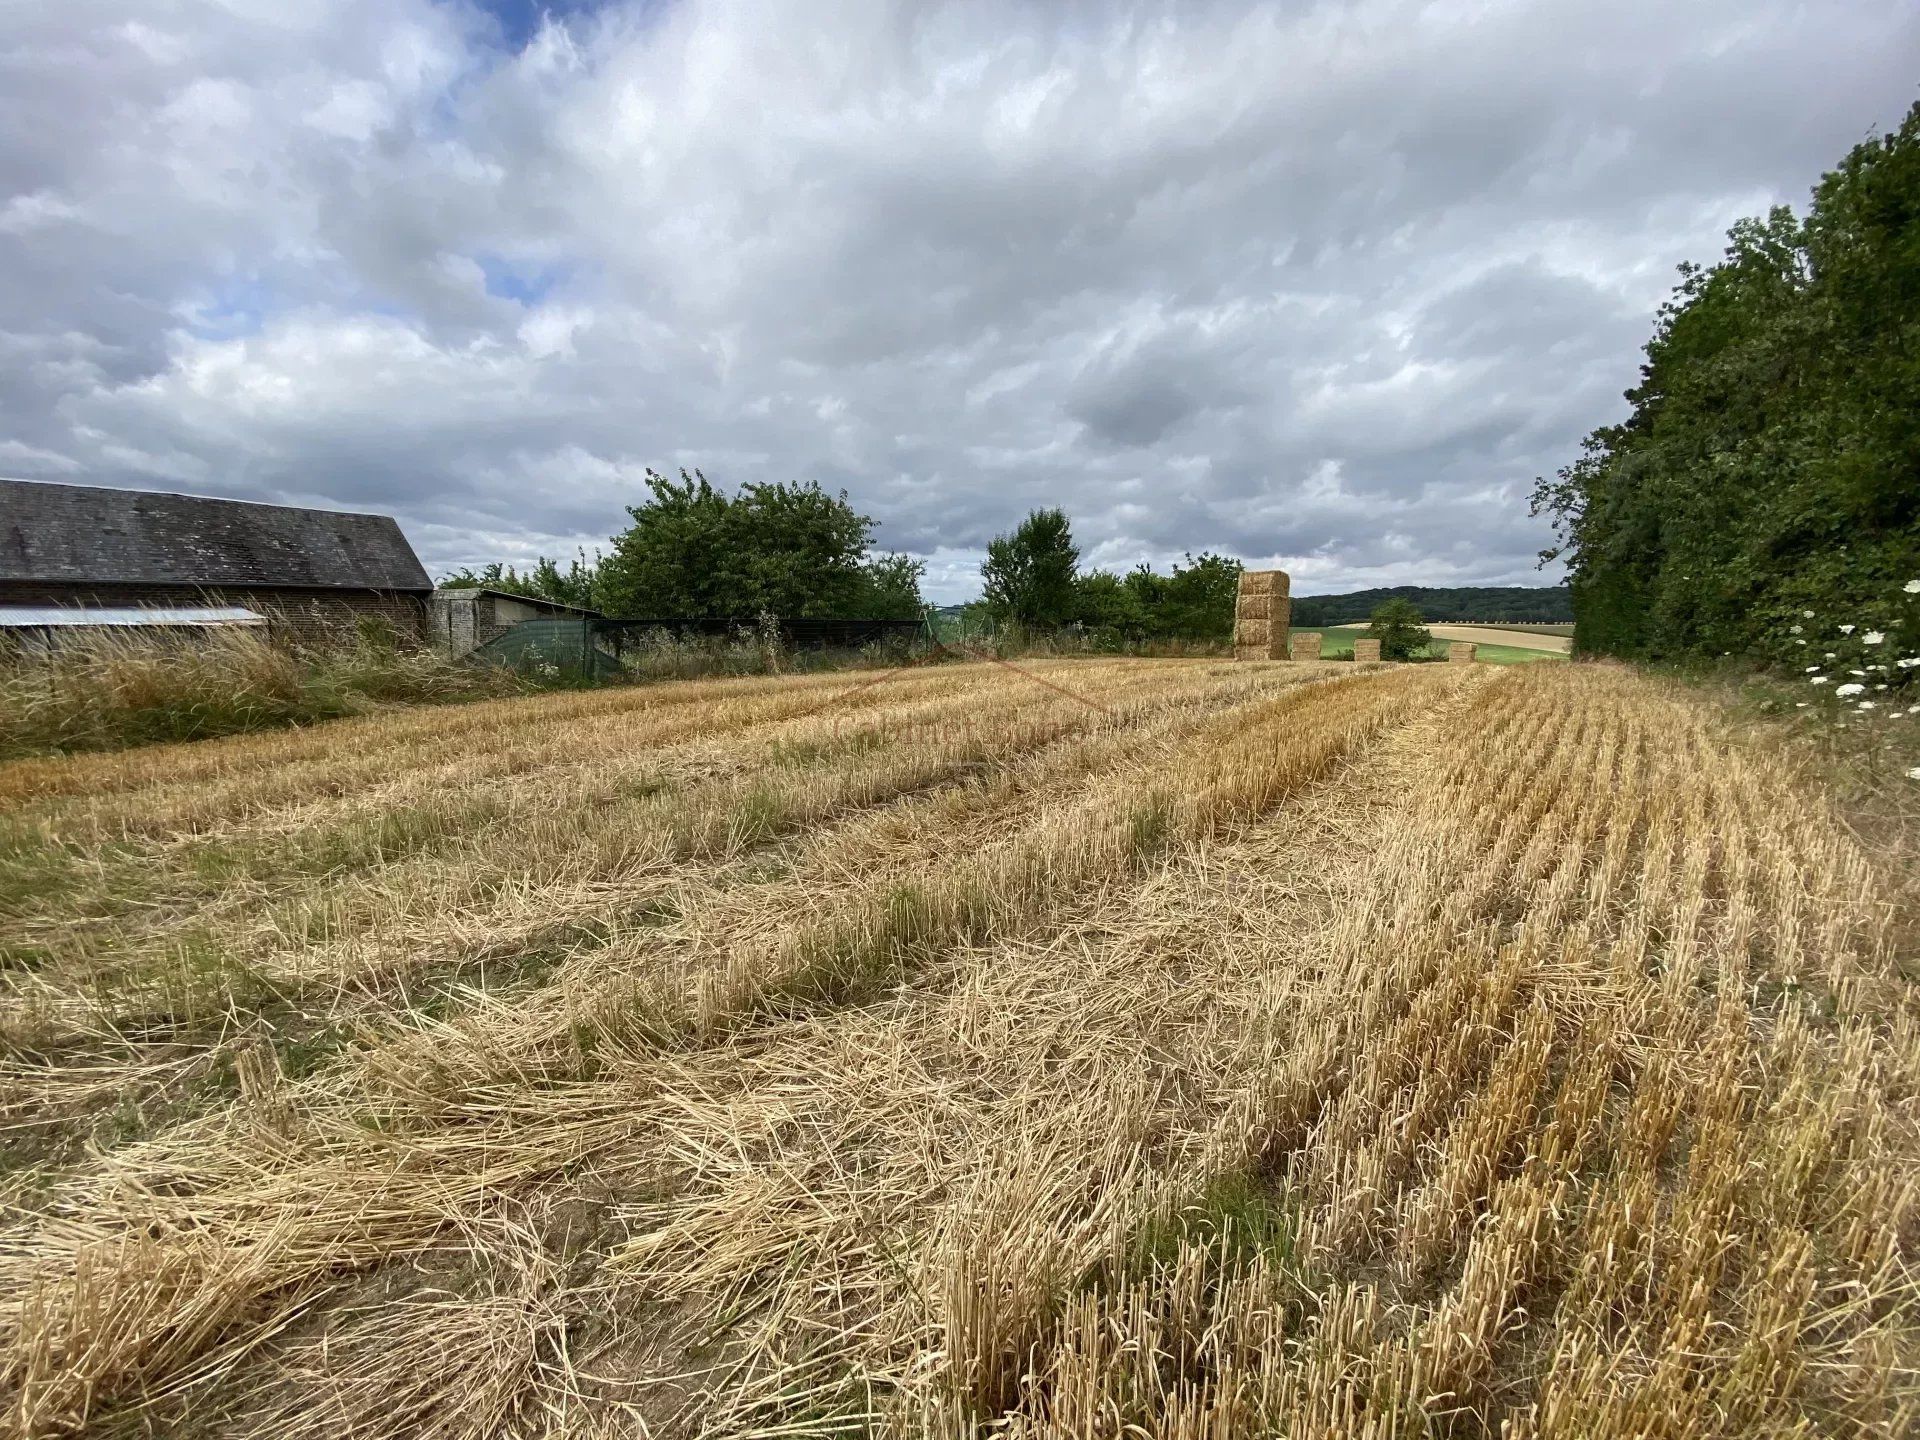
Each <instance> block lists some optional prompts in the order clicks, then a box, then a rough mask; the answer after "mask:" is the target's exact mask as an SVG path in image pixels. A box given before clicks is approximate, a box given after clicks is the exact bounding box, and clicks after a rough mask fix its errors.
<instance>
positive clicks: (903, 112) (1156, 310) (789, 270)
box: [0, 0, 1920, 600]
mask: <svg viewBox="0 0 1920 1440" xmlns="http://www.w3.org/2000/svg"><path fill="white" fill-rule="evenodd" d="M4 12H5V20H4V23H0V475H12V476H18V477H23V478H30V479H31V478H38V479H49V480H78V481H86V482H97V483H107V484H125V485H134V486H141V487H147V488H154V489H183V490H194V491H201V492H206V493H213V494H220V495H229V496H235V497H240V498H246V499H262V500H278V501H286V502H292V503H303V504H320V505H327V506H334V507H341V508H364V509H380V510H386V511H391V512H393V513H395V514H397V515H398V516H400V518H401V521H402V523H403V524H404V525H405V527H406V529H407V531H408V533H409V535H410V536H411V537H412V538H413V540H414V542H415V545H416V547H417V548H418V549H419V550H420V552H421V554H422V558H423V559H425V560H426V562H427V564H428V567H429V568H430V569H432V570H434V571H436V573H437V572H440V571H443V570H445V569H447V568H451V567H452V566H455V565H458V564H460V563H463V562H470V561H471V562H478V561H484V560H488V559H495V558H499V559H507V560H514V561H525V560H527V559H529V558H531V557H532V556H534V555H536V554H538V553H540V552H542V551H545V552H548V553H555V552H560V553H568V552H571V551H572V549H573V547H574V546H576V545H579V544H586V545H588V546H591V545H592V544H594V543H595V542H596V541H599V540H601V539H602V538H603V537H605V536H606V535H607V534H608V533H609V532H610V531H612V530H613V529H614V528H616V527H617V526H618V525H619V524H620V523H621V521H622V519H623V508H622V507H623V506H625V505H626V504H629V503H632V502H633V501H634V500H635V499H636V498H638V496H639V495H640V493H641V490H642V487H641V479H640V477H641V476H642V474H643V473H644V470H645V468H646V467H647V466H649V465H651V466H653V467H654V468H656V469H671V468H674V467H678V466H683V465H684V466H696V465H697V466H700V467H702V468H704V469H705V471H706V473H707V475H708V476H709V477H710V478H712V479H714V480H716V481H719V482H723V483H729V484H731V483H737V482H739V481H743V480H749V479H776V478H784V479H817V480H819V481H820V482H821V483H822V484H824V485H826V486H828V487H829V488H833V489H839V488H843V487H844V488H845V489H846V490H847V491H848V492H850V494H851V495H852V497H853V499H854V500H855V502H856V503H857V504H858V505H859V506H860V508H862V509H863V510H865V511H867V512H868V513H870V514H872V515H874V516H875V517H877V519H878V520H879V521H880V522H881V524H880V530H879V539H880V541H881V543H883V544H884V545H885V546H887V547H888V548H897V549H904V550H909V551H912V552H913V553H915V554H917V555H920V556H923V557H925V558H926V559H927V560H928V562H929V583H928V587H927V588H928V591H929V594H930V596H931V597H932V598H935V599H939V600H952V599H960V598H966V597H968V596H970V595H971V594H973V593H975V591H976V590H977V587H978V574H977V570H978V560H979V557H980V552H981V550H982V548H983V547H984V545H985V543H986V541H987V540H988V539H989V538H990V537H991V536H992V535H994V534H995V533H997V532H999V531H1002V530H1005V529H1008V528H1010V526H1011V525H1012V524H1013V523H1014V522H1015V521H1017V520H1018V518H1019V517H1020V515H1021V514H1023V513H1024V512H1025V511H1026V510H1028V509H1029V508H1032V507H1033V506H1036V505H1041V504H1060V505H1064V506H1065V507H1066V508H1067V510H1068V511H1069V512H1070V513H1071V514H1072V516H1073V518H1074V522H1075V528H1076V531H1077V533H1078V535H1079V537H1080V539H1081V544H1082V548H1083V550H1084V551H1085V552H1086V554H1087V556H1088V558H1089V559H1090V560H1092V561H1094V562H1096V563H1102V564H1107V565H1112V566H1116V567H1124V566H1128V565H1131V564H1132V563H1134V562H1136V561H1138V560H1142V559H1145V560H1149V561H1152V562H1155V563H1157V564H1161V565H1164V564H1165V563H1167V562H1168V561H1169V560H1171V559H1173V558H1177V557H1178V555H1179V554H1180V553H1181V552H1182V551H1184V550H1193V551H1200V550H1205V549H1211V550H1218V551H1223V552H1226V553H1230V554H1233V555H1237V556H1239V557H1241V558H1243V559H1245V560H1247V561H1249V562H1252V563H1259V564H1269V563H1277V564H1279V565H1281V566H1283V567H1285V568H1286V569H1289V570H1291V571H1292V572H1293V574H1294V577H1295V578H1294V583H1295V590H1296V593H1318V592H1327V591H1337V590H1342V589H1351V588H1356V587H1359V586H1363V585H1370V584H1390V583H1433V584H1446V583H1470V582H1486V583H1517V584H1536V583H1542V582H1543V581H1546V580H1551V579H1553V578H1555V577H1554V576H1553V575H1552V574H1551V572H1550V573H1549V574H1548V575H1546V576H1542V575H1541V574H1540V572H1538V571H1536V570H1535V569H1534V567H1533V558H1534V553H1535V551H1537V550H1538V549H1539V547H1540V546H1541V544H1542V543H1543V541H1544V539H1545V537H1544V535H1543V533H1542V531H1541V529H1540V527H1539V526H1538V525H1537V524H1536V523H1535V522H1532V521H1530V520H1529V519H1528V518H1527V515H1526V500H1525V497H1526V493H1527V491H1528V489H1529V488H1530V486H1531V482H1532V479H1533V477H1534V476H1535V475H1536V474H1539V473H1542V472H1546V471H1551V470H1553V469H1554V468H1556V467H1557V466H1558V465H1560V464H1562V463H1564V462H1565V461H1566V460H1567V459H1569V458H1571V456H1572V455H1573V453H1574V451H1575V447H1576V444H1577V441H1578V439H1579V437H1580V436H1581V435H1582V434H1583V433H1584V432H1585V431H1586V430H1588V429H1590V428H1591V427H1592V426H1593V425H1595V424H1596V423H1600V422H1603V421H1606V420H1609V419H1612V418H1616V417H1617V416H1618V414H1619V413H1620V411H1621V409H1622V404H1621V401H1620V397H1619V392H1620V390H1621V389H1622V388H1624V387H1625V386H1626V385H1627V384H1629V383H1631V381H1632V379H1633V378H1634V373H1635V372H1634V364H1635V361H1636V358H1637V356H1636V350H1637V347H1638V346H1639V345H1640V344H1641V343H1642V342H1643V341H1644V340H1645V338H1646V334H1647V331H1648V328H1649V324H1650V318H1651V314H1652V311H1653V309H1654V307H1655V306H1656V305H1657V304H1658V302H1659V300H1660V298H1661V296H1662V295H1663V294H1664V292H1665V291H1666V289H1667V288H1668V286H1669V285H1670V283H1671V280H1672V275H1673V267H1674V265H1675V264H1676V263H1678V262H1679V261H1681V260H1683V259H1687V258H1690V257H1691V258H1695V259H1710V258H1712V257H1713V256H1714V255H1716V254H1717V253H1718V251H1719V248H1720V239H1721V236H1722V234H1723V232H1724V231H1725V229H1726V227H1727V225H1728V224H1730V223H1731V222H1732V221H1733V220H1735V219H1736V218H1738V217H1739V216H1741V215H1744V214H1751V213H1754V212H1757V211H1759V210H1761V209H1763V208H1764V207H1765V206H1767V205H1768V204H1770V203H1774V202H1778V201H1790V202H1793V203H1795V204H1799V203H1802V202H1803V201H1804V200H1805V197H1806V193H1807V190H1808V188H1809V187H1810V186H1811V184H1812V183H1813V182H1814V180H1815V179H1816V178H1817V177H1818V175H1819V173H1820V171H1821V170H1822V169H1823V168H1825V167H1827V166H1829V165H1831V164H1832V163H1833V162H1834V161H1836V160H1837V159H1838V158H1839V157H1840V156H1841V155H1842V154H1843V153H1844V152H1845V151H1846V149H1847V148H1848V147H1849V146H1851V145H1852V144H1854V143H1855V142H1856V141H1858V140H1860V139H1863V138H1865V137H1867V136H1868V135H1869V134H1871V133H1873V132H1875V131H1876V130H1879V129H1883V128H1886V127H1889V126H1891V125H1893V124H1894V123H1895V122H1897V120H1898V119H1899V118H1900V116H1901V114H1902V113H1903V112H1904V111H1905V109H1906V108H1907V106H1908V105H1909V104H1910V103H1912V101H1913V100H1914V99H1916V98H1920V88H1917V84H1920V82H1917V80H1916V77H1920V65H1917V64H1916V60H1920V7H1916V6H1914V5H1913V4H1912V3H1911V0H1887V3H1878V0H1852V3H1848V0H1807V3H1797V4H1788V3H1774V0H1686V3H1674V0H1647V3H1643V0H1592V3H1589V0H1562V3H1501V0H1482V3H1471V4H1468V3H1458V4H1455V3H1428V4H1408V3H1402V0H1354V3H1323V4H1312V3H1296V0H1285V3H1268V4H1257V5H1256V4H1246V3H1233V0H1222V3H1218V4H1214V3H1202V0H1174V3H1167V4H1162V5H1149V4H1126V3H1120V0H1114V3H1107V4H1074V3H1058V4H1044V5H1043V4H1038V3H1034V0H1010V3H1005V4H1001V3H995V0H962V3H956V4H951V5H933V4H926V5H888V4H882V3H868V0H835V3H832V4H825V3H821V0H810V3H796V4H791V5H788V4H778V3H760V4H747V3H729V0H635V3H612V4H605V5H591V4H586V3H580V0H563V3H557V4H552V5H548V6H545V7H542V6H540V5H539V4H537V3H532V0H500V3H496V4H479V3H469V0H224V3H214V0H200V3H169V0H124V3H121V0H8V3H6V4H5V5H4Z"/></svg>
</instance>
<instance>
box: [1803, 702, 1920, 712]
mask: <svg viewBox="0 0 1920 1440" xmlns="http://www.w3.org/2000/svg"><path fill="white" fill-rule="evenodd" d="M1812 703H1813V702H1812V701H1810V700H1802V701H1800V702H1799V703H1797V704H1796V705H1795V706H1794V707H1793V708H1794V709H1796V710H1804V709H1806V708H1807V706H1808V705H1810V704H1812ZM1914 708H1915V709H1916V710H1920V705H1916V706H1915V707H1914Z"/></svg>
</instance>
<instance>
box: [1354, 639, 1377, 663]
mask: <svg viewBox="0 0 1920 1440" xmlns="http://www.w3.org/2000/svg"><path fill="white" fill-rule="evenodd" d="M1353 658H1354V659H1355V660H1378V659H1379V658H1380V642H1379V641H1378V640H1356V641H1354V642H1353Z"/></svg>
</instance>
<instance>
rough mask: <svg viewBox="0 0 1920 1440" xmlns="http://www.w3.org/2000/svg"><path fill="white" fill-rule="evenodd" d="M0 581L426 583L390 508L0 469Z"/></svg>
mask: <svg viewBox="0 0 1920 1440" xmlns="http://www.w3.org/2000/svg"><path fill="white" fill-rule="evenodd" d="M0 581H24V582H39V583H42V584H45V583H49V582H52V583H61V584H75V585H85V584H122V585H204V586H235V585H256V586H277V587H285V588H289V589H313V590H403V591H414V592H418V593H425V592H426V591H429V590H431V589H433V582H432V581H431V580H429V579H428V578H427V572H426V571H425V570H424V569H422V568H421V566H420V560H419V557H418V556H416V555H415V554H414V553H413V547H412V546H411V545H409V544H407V537H406V536H404V535H402V534H401V533H400V527H399V525H397V524H396V523H395V522H394V520H393V517H392V516H390V515H362V514H355V513H352V512H348V511H342V510H302V509H298V508H296V507H294V506H291V505H258V504H255V503H253V502H252V501H249V500H217V499H214V498H213V497H212V496H208V495H169V494H162V493H160V492H158V491H149V490H112V489H107V488H105V487H102V486H97V485H60V484H55V483H53V482H51V481H46V480H0Z"/></svg>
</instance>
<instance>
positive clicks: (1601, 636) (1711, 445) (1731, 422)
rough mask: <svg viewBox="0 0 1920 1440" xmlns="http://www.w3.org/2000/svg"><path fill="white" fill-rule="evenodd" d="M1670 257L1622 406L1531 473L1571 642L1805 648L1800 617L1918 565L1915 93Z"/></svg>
mask: <svg viewBox="0 0 1920 1440" xmlns="http://www.w3.org/2000/svg"><path fill="white" fill-rule="evenodd" d="M1729 238H1730V244H1729V245H1728V248H1727V252H1726V256H1725V258H1724V259H1723V260H1722V261H1721V262H1720V263H1719V264H1717V265H1713V266H1710V267H1706V268H1701V267H1698V266H1691V265H1689V266H1683V267H1682V271H1681V273H1682V277H1683V278H1682V280H1681V283H1680V285H1679V287H1678V289H1677V290H1676V291H1675V292H1674V296H1673V298H1672V299H1671V300H1670V301H1669V302H1668V303H1667V304H1666V305H1665V306H1664V307H1663V308H1662V309H1661V312H1660V317H1659V323H1658V325H1657V327H1656V330H1655V333H1654V336H1653V339H1652V340H1651V341H1650V342H1649V343H1648V345H1647V348H1646V355H1647V359H1646V363H1645V364H1644V365H1643V366H1642V367H1641V382H1640V384H1639V385H1638V386H1637V387H1636V388H1634V389H1633V390H1630V391H1628V392H1627V399H1628V400H1629V401H1630V402H1632V405H1633V412H1632V414H1631V415H1630V416H1629V417H1628V418H1627V419H1626V420H1625V421H1623V422H1622V423H1620V424H1618V425H1608V426H1602V427H1601V428H1600V429H1598V430H1595V431H1594V432H1593V433H1592V434H1591V435H1590V436H1588V438H1587V440H1586V442H1585V453H1584V454H1583V455H1582V457H1581V458H1580V460H1579V461H1577V462H1576V463H1575V464H1573V465H1571V466H1569V467H1567V468H1566V469H1564V470H1562V471H1561V472H1560V474H1559V476H1558V477H1557V478H1556V479H1554V480H1551V481H1542V482H1541V483H1540V485H1539V487H1538V489H1537V490H1536V492H1535V497H1534V504H1535V509H1536V512H1539V511H1544V512H1546V513H1548V514H1550V515H1552V516H1553V518H1554V521H1555V524H1556V528H1557V530H1558V532H1559V537H1560V541H1561V545H1560V547H1559V548H1558V549H1556V550H1554V551H1550V552H1548V556H1549V558H1551V557H1552V556H1554V555H1559V554H1564V555H1565V556H1566V558H1567V559H1568V561H1569V570H1570V580H1571V584H1572V591H1573V603H1574V614H1575V622H1576V627H1577V628H1576V631H1575V643H1576V646H1577V648H1579V649H1580V650H1582V651H1586V652H1589V653H1598V654H1609V655H1620V656H1628V657H1635V658H1652V659H1682V658H1687V657H1690V656H1721V655H1736V656H1744V657H1748V658H1752V659H1756V660H1760V661H1763V662H1766V663H1770V664H1774V665H1780V666H1785V665H1789V664H1795V663H1799V664H1804V647H1802V646H1800V645H1799V644H1798V643H1797V642H1798V640H1800V639H1801V638H1804V637H1803V636H1802V635H1799V634H1796V633H1795V632H1794V630H1793V627H1794V626H1795V625H1796V624H1799V625H1802V626H1803V627H1804V626H1806V625H1807V624H1808V620H1809V617H1808V615H1807V612H1809V611H1811V612H1813V615H1812V618H1813V619H1814V620H1817V622H1818V623H1819V624H1820V625H1821V626H1822V627H1824V628H1826V629H1829V630H1831V629H1833V628H1834V627H1836V626H1838V625H1840V624H1855V625H1858V626H1860V627H1861V628H1862V629H1863V630H1864V629H1865V628H1868V627H1871V626H1874V625H1876V624H1881V625H1884V624H1886V623H1889V622H1891V621H1893V620H1896V619H1898V618H1900V617H1899V616H1898V615H1896V614H1894V613H1892V612H1893V610H1894V608H1895V606H1894V601H1893V599H1892V597H1895V596H1899V595H1901V594H1902V586H1903V584H1904V583H1905V582H1906V581H1907V580H1909V579H1911V578H1912V577H1914V576H1915V575H1920V106H1916V107H1915V108H1914V109H1913V110H1912V111H1911V112H1909V114H1908V115H1907V117H1906V120H1905V121H1904V123H1902V124H1901V126H1900V127H1899V129H1898V130H1896V131H1894V132H1893V133H1892V134H1890V135H1887V136H1884V137H1882V138H1880V139H1877V140H1872V141H1869V142H1867V143H1865V144H1862V145H1860V146H1859V147H1857V148H1856V149H1855V150H1854V151H1853V152H1852V153H1851V154H1850V155H1848V156H1847V158H1846V159H1845V160H1844V161H1843V162H1842V163H1841V165H1840V166H1839V168H1838V169H1836V170H1834V171H1833V172H1832V173H1830V174H1829V175H1827V176H1826V177H1825V178H1824V179H1823V180H1822V181H1821V182H1820V184H1819V186H1818V187H1817V188H1816V189H1815V191H1814V198H1813V205H1812V207H1811V209H1810V210H1809V211H1808V212H1807V214H1806V216H1805V217H1804V218H1796V217H1795V216H1794V214H1793V213H1792V212H1791V211H1790V210H1789V209H1787V208H1786V207H1779V208H1776V209H1775V210H1774V211H1773V212H1772V213H1771V214H1770V215H1768V216H1767V218H1766V219H1764V220H1758V219H1753V220H1745V221H1742V222H1741V223H1740V224H1738V225H1736V226H1735V227H1734V228H1733V230H1732V232H1731V233H1730V237H1729Z"/></svg>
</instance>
